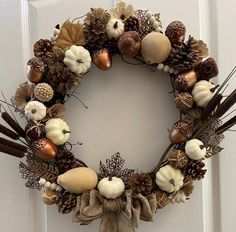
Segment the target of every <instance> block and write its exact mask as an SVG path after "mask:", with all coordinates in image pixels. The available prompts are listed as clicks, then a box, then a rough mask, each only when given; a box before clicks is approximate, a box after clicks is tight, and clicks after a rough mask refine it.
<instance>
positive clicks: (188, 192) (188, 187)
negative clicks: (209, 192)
mask: <svg viewBox="0 0 236 232" xmlns="http://www.w3.org/2000/svg"><path fill="white" fill-rule="evenodd" d="M193 189H194V186H193V181H192V180H191V181H189V182H188V183H187V184H185V185H184V187H183V188H182V190H183V191H184V194H185V195H186V196H187V197H189V196H190V195H191V194H192V193H193Z"/></svg>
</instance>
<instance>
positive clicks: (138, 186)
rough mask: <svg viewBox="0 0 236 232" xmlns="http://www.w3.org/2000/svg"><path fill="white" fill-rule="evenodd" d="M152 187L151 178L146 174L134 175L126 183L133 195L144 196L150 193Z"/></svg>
mask: <svg viewBox="0 0 236 232" xmlns="http://www.w3.org/2000/svg"><path fill="white" fill-rule="evenodd" d="M152 185H153V184H152V178H151V177H150V176H149V175H148V174H146V173H135V174H134V175H133V176H132V177H131V179H130V180H129V183H128V186H129V188H130V189H132V191H133V193H136V194H138V193H140V194H142V195H144V196H146V195H148V194H150V193H151V191H152Z"/></svg>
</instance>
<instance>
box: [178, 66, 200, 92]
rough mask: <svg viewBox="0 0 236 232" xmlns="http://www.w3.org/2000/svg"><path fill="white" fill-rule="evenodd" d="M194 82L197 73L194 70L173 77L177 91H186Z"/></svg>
mask: <svg viewBox="0 0 236 232" xmlns="http://www.w3.org/2000/svg"><path fill="white" fill-rule="evenodd" d="M196 82H197V74H196V72H195V71H193V70H190V71H187V72H184V73H181V74H179V75H178V76H177V78H176V79H175V88H176V89H177V90H178V91H188V90H190V89H191V88H192V87H193V86H194V85H195V84H196Z"/></svg>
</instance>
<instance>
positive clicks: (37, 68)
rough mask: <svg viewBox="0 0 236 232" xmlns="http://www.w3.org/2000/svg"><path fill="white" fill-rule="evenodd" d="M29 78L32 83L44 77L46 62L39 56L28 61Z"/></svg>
mask: <svg viewBox="0 0 236 232" xmlns="http://www.w3.org/2000/svg"><path fill="white" fill-rule="evenodd" d="M26 73H27V78H28V80H29V81H30V82H32V83H35V84H37V83H39V82H40V81H41V80H42V79H43V73H44V63H43V62H42V61H41V60H40V59H39V58H37V57H34V58H31V59H30V60H29V61H28V63H27V71H26Z"/></svg>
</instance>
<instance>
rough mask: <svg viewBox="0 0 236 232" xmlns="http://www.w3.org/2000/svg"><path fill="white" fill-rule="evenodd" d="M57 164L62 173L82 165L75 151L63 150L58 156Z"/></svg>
mask: <svg viewBox="0 0 236 232" xmlns="http://www.w3.org/2000/svg"><path fill="white" fill-rule="evenodd" d="M56 161H57V166H58V168H59V171H60V173H64V172H66V171H68V170H70V169H72V168H76V167H80V166H81V165H79V163H78V162H77V160H76V158H75V157H74V155H73V153H71V152H70V151H66V150H62V151H61V152H60V153H59V154H58V155H57V157H56Z"/></svg>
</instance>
